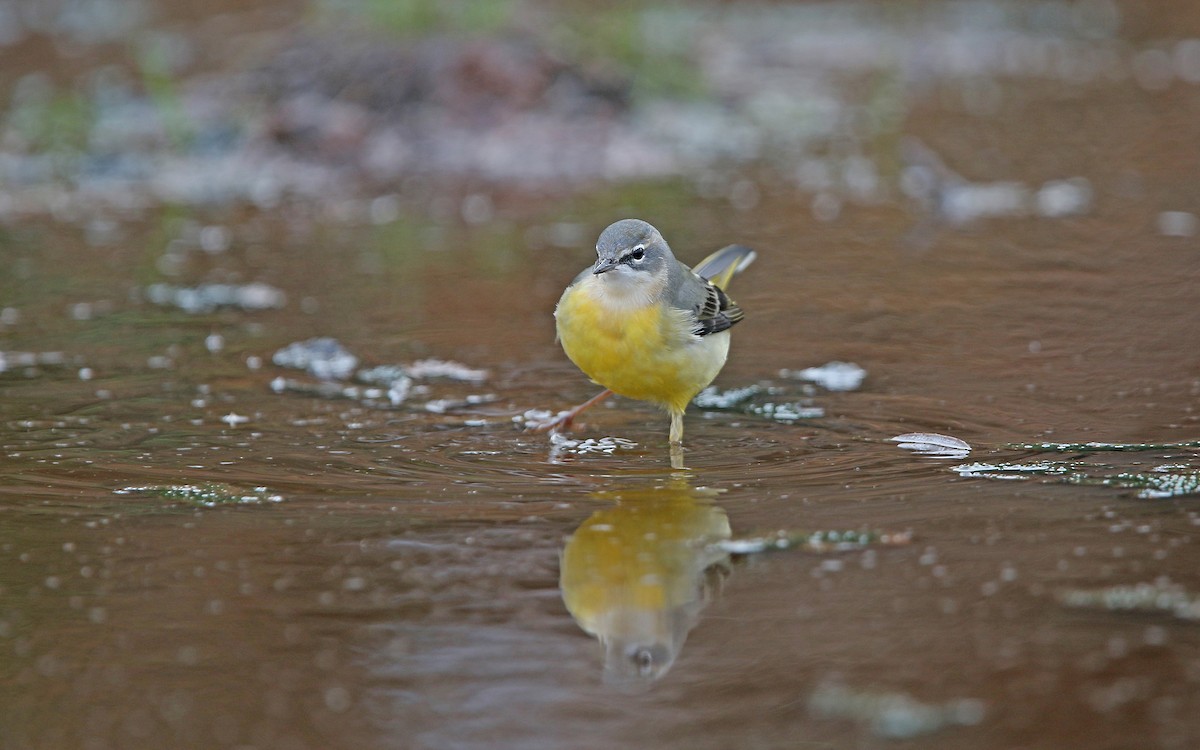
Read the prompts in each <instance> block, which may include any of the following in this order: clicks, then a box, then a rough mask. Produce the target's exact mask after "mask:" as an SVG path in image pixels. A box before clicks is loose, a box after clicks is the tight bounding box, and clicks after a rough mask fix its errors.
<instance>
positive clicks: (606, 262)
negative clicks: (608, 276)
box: [592, 258, 621, 274]
mask: <svg viewBox="0 0 1200 750" xmlns="http://www.w3.org/2000/svg"><path fill="white" fill-rule="evenodd" d="M619 265H621V261H620V259H618V258H601V259H600V260H598V261H596V265H594V266H592V273H594V274H602V273H604V272H605V271H611V270H613V269H614V268H616V267H617V266H619Z"/></svg>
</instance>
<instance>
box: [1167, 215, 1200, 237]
mask: <svg viewBox="0 0 1200 750" xmlns="http://www.w3.org/2000/svg"><path fill="white" fill-rule="evenodd" d="M1197 229H1200V219H1197V218H1196V215H1195V214H1193V213H1189V212H1187V211H1163V212H1162V213H1160V214H1159V215H1158V233H1159V234H1161V235H1163V236H1164V237H1193V236H1195V234H1196V230H1197Z"/></svg>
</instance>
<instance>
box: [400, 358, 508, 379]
mask: <svg viewBox="0 0 1200 750" xmlns="http://www.w3.org/2000/svg"><path fill="white" fill-rule="evenodd" d="M403 369H404V370H405V371H406V372H407V373H408V376H409V377H411V378H416V379H418V380H422V379H426V378H449V379H450V380H461V381H464V382H467V383H482V382H483V381H485V380H487V379H488V371H487V370H483V369H477V368H473V367H467V366H466V365H464V364H460V363H458V362H452V361H449V360H444V359H419V360H417V361H416V362H413V363H412V364H411V365H406V366H404V368H403Z"/></svg>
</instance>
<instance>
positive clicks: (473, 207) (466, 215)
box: [462, 193, 496, 224]
mask: <svg viewBox="0 0 1200 750" xmlns="http://www.w3.org/2000/svg"><path fill="white" fill-rule="evenodd" d="M495 215H496V209H495V207H494V206H493V205H492V198H491V196H489V195H487V194H486V193H471V194H470V195H468V196H467V197H466V198H463V202H462V219H463V221H465V222H466V223H468V224H486V223H488V222H489V221H491V220H492V218H493V217H495Z"/></svg>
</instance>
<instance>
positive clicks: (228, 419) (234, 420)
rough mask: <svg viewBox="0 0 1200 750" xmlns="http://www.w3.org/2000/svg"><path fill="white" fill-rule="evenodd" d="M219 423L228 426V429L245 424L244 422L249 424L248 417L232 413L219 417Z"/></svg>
mask: <svg viewBox="0 0 1200 750" xmlns="http://www.w3.org/2000/svg"><path fill="white" fill-rule="evenodd" d="M221 421H222V422H224V423H225V424H227V425H229V426H230V427H237V426H238V425H240V424H245V423H246V422H249V421H250V417H247V416H243V415H241V414H234V413H233V412H229V413H228V414H226V415H225V416H223V417H221Z"/></svg>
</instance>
